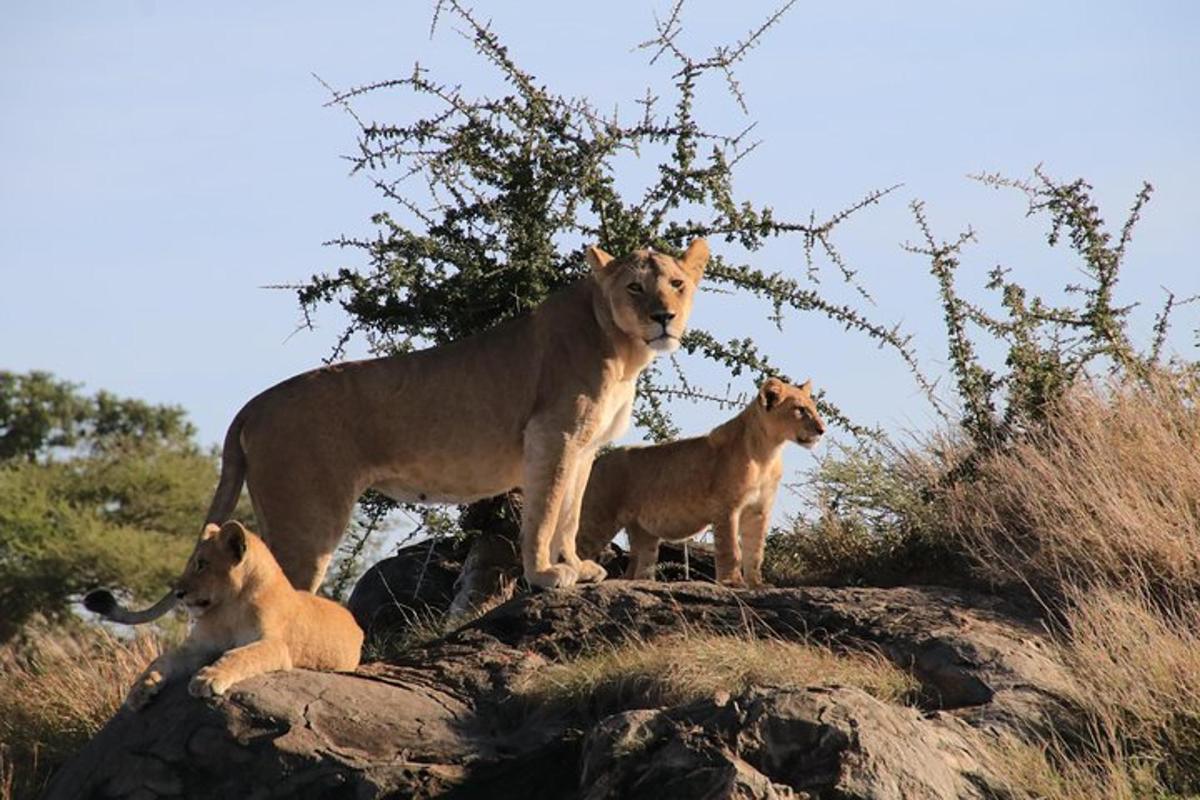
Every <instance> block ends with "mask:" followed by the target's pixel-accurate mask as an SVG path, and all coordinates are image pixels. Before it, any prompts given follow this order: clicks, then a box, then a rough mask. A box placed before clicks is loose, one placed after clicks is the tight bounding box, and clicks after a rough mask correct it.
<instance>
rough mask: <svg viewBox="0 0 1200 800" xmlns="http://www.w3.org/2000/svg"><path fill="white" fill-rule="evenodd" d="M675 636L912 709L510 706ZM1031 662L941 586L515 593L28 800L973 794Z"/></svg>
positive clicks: (815, 691) (975, 600)
mask: <svg viewBox="0 0 1200 800" xmlns="http://www.w3.org/2000/svg"><path fill="white" fill-rule="evenodd" d="M685 623H686V625H688V626H691V627H693V628H700V627H711V628H716V629H723V630H729V631H736V632H738V633H740V634H743V635H744V633H745V631H746V630H747V627H749V629H750V630H751V631H753V632H755V633H760V634H763V635H768V634H769V635H775V636H784V637H797V636H811V637H815V638H819V639H821V640H823V641H827V642H829V643H831V644H832V645H834V646H835V647H839V648H848V649H853V648H864V647H867V648H871V649H874V650H876V651H878V652H880V653H883V654H884V655H886V656H887V657H888V658H890V659H892V660H893V661H894V662H896V663H898V664H901V665H903V666H905V667H908V668H911V669H912V670H913V672H914V674H915V675H916V676H917V677H918V679H919V680H920V682H921V685H922V686H923V687H924V691H923V695H922V698H921V702H922V709H923V710H918V709H914V708H908V707H902V706H893V705H889V704H887V703H883V702H880V701H878V700H874V699H873V698H870V697H869V696H867V695H865V694H863V693H862V692H859V691H857V690H853V689H847V688H837V687H825V688H821V687H814V688H811V689H807V690H803V691H795V690H791V691H784V690H779V689H771V688H770V687H764V688H762V689H758V690H754V691H752V692H750V693H744V694H741V695H735V696H732V697H730V696H729V695H728V693H719V694H721V695H722V696H720V697H717V698H713V699H711V700H706V701H704V702H701V703H693V704H689V705H687V706H682V707H678V708H665V709H657V710H641V711H628V712H625V713H623V714H617V715H615V716H613V717H608V718H606V719H602V720H601V719H591V718H587V717H580V716H574V717H572V716H571V714H576V715H578V714H583V713H584V712H582V711H579V712H562V713H559V712H553V713H551V712H548V711H546V712H543V713H534V714H532V715H530V714H528V713H527V712H526V710H524V709H521V708H520V707H519V706H518V705H517V704H514V703H513V702H511V692H510V687H511V686H512V685H513V682H514V681H515V680H517V679H519V678H520V677H521V676H523V675H524V674H525V673H527V672H528V671H530V670H536V669H538V668H540V667H542V666H543V665H545V664H546V663H547V662H548V661H552V660H555V659H560V658H564V657H570V655H571V654H573V653H577V652H579V651H581V650H582V649H584V648H585V647H589V646H593V645H596V644H602V643H605V642H619V641H621V640H622V639H624V638H626V637H629V636H631V635H637V636H640V637H644V638H646V639H652V638H654V637H656V636H660V635H665V634H670V633H675V632H677V631H678V630H680V629H681V626H683V625H684V624H685ZM1049 652H1050V650H1049V648H1048V647H1047V645H1046V642H1045V638H1044V636H1043V634H1042V633H1041V632H1040V630H1039V628H1038V627H1037V626H1036V625H1035V624H1033V623H1031V622H1027V621H1022V620H1021V619H1019V618H1016V617H1013V616H1012V609H1010V608H1008V607H1007V606H1005V605H1004V604H1003V603H1002V602H1001V601H999V600H997V599H995V598H990V597H987V596H984V595H974V594H969V593H964V592H960V591H951V590H946V589H937V588H905V589H825V588H806V589H768V590H761V591H755V592H738V593H733V592H730V591H729V590H727V589H723V588H721V587H718V586H714V585H711V584H701V583H677V584H661V583H649V582H625V581H611V582H606V583H603V584H600V585H597V586H590V587H577V588H575V589H571V590H565V591H555V592H547V593H542V594H536V595H523V596H521V597H518V598H516V599H514V600H512V601H510V602H508V603H505V604H504V605H502V606H499V607H498V608H496V609H493V610H492V611H491V612H489V613H488V614H486V615H484V616H483V617H481V618H479V619H478V620H476V621H474V622H472V623H470V624H467V625H465V626H463V627H461V628H459V629H458V630H456V631H454V632H453V633H451V634H449V635H448V636H446V637H444V638H442V639H440V640H438V641H435V642H433V643H431V644H429V645H426V646H424V647H422V648H419V649H416V650H413V651H410V652H407V653H405V654H403V655H402V656H400V657H398V658H397V659H395V660H393V661H392V662H391V663H373V664H367V665H364V666H363V667H361V668H360V669H359V671H358V672H357V673H354V674H321V673H311V672H304V671H293V672H286V673H276V674H272V675H264V676H259V677H257V678H253V679H251V680H248V681H245V682H243V683H242V684H239V685H238V686H236V687H234V690H233V691H232V693H231V694H230V695H229V696H227V697H225V698H221V699H218V700H215V701H209V702H205V701H200V700H197V699H194V698H191V697H189V696H188V695H187V694H186V692H185V691H184V689H183V686H182V685H179V686H173V687H170V688H168V689H167V690H166V691H165V692H164V693H163V694H162V695H161V696H160V697H158V698H156V700H155V701H154V702H153V703H152V704H151V705H150V706H149V707H148V708H147V709H146V710H145V711H143V712H142V713H140V714H132V713H122V714H119V715H118V716H117V717H115V718H114V719H113V720H112V721H110V722H109V724H108V725H107V726H106V727H105V728H104V729H103V730H102V731H100V733H99V734H97V735H96V737H94V739H93V740H92V741H91V742H90V743H89V744H88V745H87V746H86V747H85V748H84V750H83V751H82V752H81V753H79V754H78V756H76V758H75V759H73V760H72V761H71V762H70V763H68V764H67V765H66V767H64V768H63V770H61V771H60V773H59V774H58V775H57V776H56V777H55V779H54V781H53V782H52V784H51V786H50V788H49V790H48V792H47V794H46V797H47V798H49V799H50V800H58V799H59V798H78V797H85V798H92V799H94V800H98V799H99V798H135V797H136V798H151V797H161V798H167V797H180V798H213V797H222V798H228V797H238V798H260V797H261V798H266V797H300V798H358V797H371V798H387V797H395V798H401V797H435V796H447V797H486V798H505V797H512V798H518V797H519V798H536V797H547V798H557V797H572V796H580V797H586V798H595V799H597V800H598V798H605V797H640V796H650V793H651V787H657V788H656V789H654V790H653V794H654V795H655V797H656V800H663V799H664V798H667V797H713V798H716V797H745V798H758V797H764V798H765V797H805V796H808V795H809V794H812V795H813V796H817V795H821V796H832V795H836V796H840V797H958V796H963V797H973V796H982V795H984V794H986V791H985V790H986V789H987V787H989V786H992V784H993V781H992V780H991V778H990V777H989V775H988V774H987V771H986V770H985V769H983V767H982V766H981V760H980V757H979V752H978V750H979V748H978V741H979V740H978V737H980V736H982V735H984V734H983V731H986V730H989V729H992V728H1004V729H1006V730H1018V731H1021V730H1027V729H1030V728H1033V729H1037V728H1040V727H1045V726H1048V725H1052V724H1054V721H1055V720H1057V719H1058V718H1059V717H1060V716H1062V715H1063V714H1065V713H1066V707H1065V704H1064V703H1062V701H1061V700H1060V699H1059V697H1060V694H1061V692H1060V691H1059V689H1060V687H1061V686H1062V685H1063V682H1064V681H1065V678H1063V675H1062V670H1061V668H1060V667H1059V666H1058V665H1057V664H1055V663H1054V662H1053V660H1052V659H1051V658H1050V657H1049ZM584 731H586V732H587V733H586V735H584V734H583V733H582V732H584ZM971 787H982V788H979V789H978V790H976V789H972V788H971ZM972 792H974V793H972Z"/></svg>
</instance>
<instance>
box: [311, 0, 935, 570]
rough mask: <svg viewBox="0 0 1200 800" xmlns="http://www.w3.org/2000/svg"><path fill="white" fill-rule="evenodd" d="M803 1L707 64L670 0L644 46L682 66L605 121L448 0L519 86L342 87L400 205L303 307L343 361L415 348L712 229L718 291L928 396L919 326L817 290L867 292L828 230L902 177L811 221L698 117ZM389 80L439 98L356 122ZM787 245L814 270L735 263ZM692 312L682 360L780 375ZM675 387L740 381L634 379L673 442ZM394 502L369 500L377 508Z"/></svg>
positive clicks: (655, 427) (366, 168)
mask: <svg viewBox="0 0 1200 800" xmlns="http://www.w3.org/2000/svg"><path fill="white" fill-rule="evenodd" d="M793 2H794V0H793ZM791 5H792V2H788V3H787V4H785V5H784V6H782V7H780V8H778V9H777V10H776V11H775V12H774V13H773V14H771V15H770V16H769V17H768V18H767V19H766V20H765V21H763V22H762V23H761V24H760V25H758V26H757V27H755V28H754V29H752V30H751V31H750V32H749V33H748V34H747V35H746V36H745V37H743V38H742V39H740V40H739V41H737V42H734V43H733V44H729V45H722V46H718V47H715V48H714V49H713V50H712V51H711V52H710V53H708V54H707V55H704V56H694V55H692V54H690V53H688V52H686V51H685V50H684V49H683V47H682V46H681V45H680V43H679V33H680V30H681V24H680V20H681V11H682V6H683V3H682V0H680V1H679V2H676V3H675V5H674V6H673V7H672V8H671V10H670V13H669V15H668V16H667V17H666V19H665V20H656V29H655V33H654V35H653V36H652V37H651V38H650V39H649V40H648V41H646V42H644V43H642V44H641V45H640V47H641V48H642V49H643V50H644V51H645V52H647V53H648V54H649V60H650V63H651V64H655V63H658V62H661V61H668V62H670V63H672V64H673V65H674V67H675V71H674V73H673V76H672V80H671V83H670V85H669V86H664V87H661V91H658V90H653V89H651V90H647V92H646V94H645V96H644V97H642V98H639V99H637V100H636V101H635V102H636V106H637V113H636V114H635V115H634V116H633V118H628V119H623V118H621V117H620V115H619V114H618V113H617V112H613V113H612V114H604V113H601V112H600V111H598V110H597V108H596V107H595V105H594V104H593V103H591V102H589V100H587V99H586V98H579V97H571V96H566V95H563V94H559V93H556V92H555V91H553V90H552V89H551V88H549V87H547V86H546V85H545V84H543V83H542V82H541V81H539V80H538V79H537V78H536V77H535V76H534V75H533V74H531V73H530V72H529V71H527V70H525V69H524V68H522V67H521V66H520V65H519V64H518V63H517V61H516V60H515V58H514V56H513V55H512V54H511V53H510V51H509V49H508V48H507V47H506V46H505V45H504V44H503V42H502V41H501V39H500V37H499V36H498V35H497V34H496V32H495V31H494V30H493V29H492V27H491V26H490V24H488V23H484V22H481V21H480V20H479V19H478V18H477V17H476V16H475V15H474V14H473V13H472V12H471V11H470V10H469V9H467V8H465V7H464V6H462V5H461V4H460V3H459V2H458V1H457V0H441V2H439V3H438V4H437V6H436V8H435V11H434V21H433V26H432V30H434V31H435V30H436V29H437V27H438V24H439V21H440V19H441V18H442V17H445V16H452V17H454V18H455V19H456V21H457V22H458V23H460V24H461V28H462V30H463V32H464V35H465V36H466V37H467V38H468V39H469V40H470V42H471V44H472V46H473V48H474V50H475V51H476V53H478V54H479V55H480V56H482V57H483V59H484V60H486V61H487V62H488V64H490V65H491V67H492V68H493V69H495V70H496V71H497V72H498V73H499V75H500V76H501V77H502V78H503V80H504V82H505V84H506V86H507V87H508V92H507V93H506V94H503V95H501V96H488V95H484V96H472V95H471V94H470V93H469V92H468V90H467V89H465V88H463V87H458V86H450V85H446V84H443V83H440V82H439V81H438V80H436V79H435V78H434V77H433V76H432V75H430V74H429V72H428V71H427V70H425V69H424V68H422V67H421V66H420V65H417V66H415V67H414V68H413V70H412V72H411V74H409V75H408V76H407V77H403V78H397V79H392V80H385V81H382V82H378V83H372V84H369V85H365V86H360V87H356V88H352V89H349V90H344V91H339V90H334V89H332V88H331V89H330V91H331V93H332V99H331V101H330V102H331V104H334V105H337V106H340V107H341V108H343V109H345V110H346V111H347V112H348V113H349V114H350V115H351V116H352V117H353V119H354V120H355V122H356V124H357V125H358V129H359V135H358V147H357V151H356V152H355V153H354V154H353V155H351V156H349V157H348V158H349V160H350V161H351V163H352V170H353V172H355V173H362V174H365V175H367V176H369V179H370V180H371V181H372V182H373V184H374V186H375V187H376V188H377V189H378V190H379V191H380V192H381V193H382V195H383V196H384V198H386V199H387V200H388V201H389V202H390V203H391V205H392V207H391V208H390V209H389V210H385V211H381V212H379V213H378V214H376V215H375V216H374V217H373V218H372V221H373V223H374V224H375V225H376V226H377V232H376V234H375V236H374V237H372V238H367V239H363V238H350V237H343V238H340V239H337V240H335V241H334V242H332V244H335V245H337V246H339V247H342V248H348V249H350V250H353V251H356V252H358V253H359V254H360V257H361V261H360V262H359V263H358V264H356V265H355V266H348V267H343V268H341V269H339V270H337V271H335V272H331V273H326V274H320V275H316V276H314V277H312V278H311V279H310V280H308V281H307V282H306V283H304V284H302V285H300V286H297V287H293V288H295V289H296V290H297V291H298V295H299V301H300V304H301V306H302V308H303V310H304V312H305V315H306V319H310V320H311V316H310V314H311V313H313V312H315V311H316V310H317V309H319V307H320V306H322V305H323V304H329V303H336V304H339V305H340V306H341V307H342V308H343V309H344V310H345V311H346V312H347V313H348V315H349V318H350V322H349V325H348V326H347V327H346V329H345V330H344V331H342V333H341V335H340V337H339V338H338V341H337V344H336V346H335V347H334V351H333V353H332V354H331V360H332V359H336V358H338V357H340V356H341V354H342V353H343V350H344V347H345V345H346V344H347V343H348V342H349V341H350V340H351V339H352V338H353V337H355V336H362V337H364V338H365V340H366V341H367V343H368V344H369V346H370V348H371V350H372V351H373V352H375V353H378V354H387V353H395V352H403V351H407V350H410V349H413V348H418V347H425V346H429V345H435V344H440V343H443V342H448V341H452V340H455V339H458V338H461V337H463V336H466V335H469V334H472V333H475V332H478V331H480V330H483V329H486V328H488V327H490V326H492V325H494V324H496V323H497V322H498V321H500V320H503V319H507V318H510V317H514V316H517V315H521V314H525V313H527V312H528V311H529V310H531V309H532V308H534V307H535V306H536V305H538V304H539V303H541V302H542V300H543V299H545V297H546V296H547V295H548V294H549V293H550V292H552V291H553V290H555V289H557V288H559V287H561V286H564V285H566V284H568V283H571V282H572V281H575V280H577V279H579V278H580V277H581V276H582V275H583V273H584V270H585V267H584V266H583V264H584V260H583V257H582V256H583V249H584V247H586V246H587V245H590V244H599V245H600V246H601V247H602V248H604V249H605V250H608V251H609V252H613V253H625V252H628V251H630V250H633V249H636V248H640V247H645V246H648V245H649V246H653V247H655V248H656V249H659V250H661V251H664V252H676V253H677V252H679V250H680V248H681V247H682V246H683V245H684V244H685V243H686V242H687V241H688V240H690V239H692V238H694V237H697V236H704V237H708V238H709V240H710V244H711V245H712V246H713V258H712V261H711V262H710V264H709V266H708V269H707V271H706V274H705V288H707V289H709V290H712V289H714V288H715V289H716V290H719V291H726V292H732V293H737V294H740V295H742V296H745V297H748V298H753V299H754V300H756V301H758V302H759V303H761V305H762V313H763V315H764V317H767V318H770V319H771V320H772V321H774V323H775V324H776V325H777V326H783V325H784V324H785V320H786V319H787V318H788V316H789V315H790V314H791V313H792V312H795V313H800V314H819V315H823V316H824V317H827V318H828V319H830V320H832V321H833V322H835V323H837V324H838V325H839V326H842V327H845V328H847V329H850V330H853V331H856V332H859V333H861V334H863V335H866V336H868V337H871V338H873V339H875V340H877V341H878V342H879V343H880V344H881V346H884V347H887V348H890V349H891V350H893V351H895V352H896V353H897V354H898V355H899V357H901V358H902V359H904V360H905V361H906V362H907V363H908V365H909V367H910V368H911V370H912V372H913V375H914V376H915V378H916V380H917V381H918V383H919V384H920V385H921V386H922V387H923V388H925V389H926V390H927V391H928V390H929V385H928V383H927V382H926V381H925V380H924V378H923V377H922V375H921V373H920V371H919V370H918V368H917V365H916V361H915V358H914V356H913V353H912V351H911V349H910V343H909V339H908V337H906V336H904V335H902V334H901V333H900V331H899V330H898V329H897V328H895V327H891V326H887V325H883V324H880V323H877V322H875V321H873V320H871V319H868V318H867V317H866V316H864V315H863V314H862V313H860V312H859V311H857V310H856V309H854V308H852V307H850V306H847V305H844V304H839V303H836V302H831V301H829V300H827V299H826V297H825V296H824V295H823V294H822V293H821V292H820V291H819V290H818V287H819V282H820V279H821V278H822V277H823V276H824V275H825V274H826V273H828V274H830V275H832V276H834V277H835V278H836V280H838V281H841V282H844V283H846V284H849V285H851V286H853V287H854V288H855V289H856V290H857V291H858V292H860V293H861V294H862V295H864V296H866V291H865V289H863V287H862V286H861V285H860V284H859V283H858V282H857V281H856V276H855V271H854V269H853V268H852V267H851V265H850V264H849V263H848V261H847V260H846V259H845V258H844V257H843V256H842V254H841V252H840V251H839V249H838V248H837V246H836V244H835V242H834V239H833V235H834V233H835V231H836V229H837V227H838V225H839V224H840V223H842V222H843V221H845V220H846V219H847V218H848V217H850V216H851V215H853V214H855V213H857V212H859V211H861V210H862V209H863V208H865V207H867V206H870V205H872V204H874V203H877V202H878V201H879V200H880V199H881V198H882V197H883V196H884V195H886V194H888V193H889V192H890V191H892V189H894V188H896V187H892V188H891V189H882V190H877V191H871V192H868V193H867V194H866V195H864V196H863V198H862V199H861V200H860V201H859V202H858V203H856V204H854V205H853V206H851V207H849V208H846V209H843V210H841V211H839V212H837V213H835V214H833V215H831V216H829V217H827V218H825V219H823V220H818V219H817V218H816V216H815V214H814V215H812V216H810V217H809V218H808V219H803V220H792V219H784V218H781V217H780V216H778V215H777V214H776V213H775V212H774V210H773V209H772V208H771V207H770V206H769V205H766V204H764V203H761V202H758V201H755V200H750V199H746V198H742V197H739V196H738V195H737V194H736V193H735V191H734V188H733V185H734V173H735V170H736V168H737V165H738V163H739V162H740V161H741V160H742V159H743V158H745V157H746V156H748V155H749V154H750V153H751V152H752V151H753V150H754V147H755V145H756V143H755V142H753V141H751V140H750V139H749V134H750V131H751V130H752V129H753V125H748V126H746V127H745V128H744V129H742V130H741V131H738V132H719V131H712V130H709V129H707V128H706V127H704V126H703V125H702V124H701V123H700V121H699V120H698V119H697V114H696V109H697V101H698V100H699V99H700V96H701V94H702V92H703V91H704V90H706V89H709V88H711V86H712V85H713V84H714V83H715V84H717V86H718V90H721V91H724V92H727V93H728V96H729V97H731V98H732V101H733V102H734V103H736V104H737V105H738V106H739V107H740V108H741V109H742V110H743V111H745V109H746V104H745V100H744V96H743V93H742V88H741V86H740V85H739V83H738V81H737V78H736V75H735V73H734V69H735V67H736V66H737V65H738V64H739V63H740V62H742V60H743V59H745V58H746V57H747V55H748V54H749V53H750V52H751V50H752V49H753V48H754V47H755V46H756V45H757V44H758V43H759V42H760V41H761V39H762V38H763V36H764V35H765V34H766V33H767V32H768V30H769V29H771V28H772V27H773V26H775V25H776V24H778V23H779V22H780V20H781V19H782V17H783V16H784V15H785V14H786V12H787V11H788V9H789V8H790V7H791ZM431 33H432V31H431ZM389 92H400V93H411V94H415V95H417V96H419V97H421V98H424V99H432V100H433V101H434V102H435V103H436V106H437V110H436V111H434V112H433V113H431V114H429V115H427V116H424V117H420V118H418V119H412V120H407V121H404V122H399V123H392V122H377V121H370V120H367V119H364V118H363V117H362V116H360V115H359V113H358V111H357V107H356V103H357V101H359V100H360V99H361V98H363V97H364V96H367V95H371V96H372V97H377V96H379V95H380V94H382V93H389ZM630 156H632V157H633V158H632V159H630V158H628V157H630ZM631 160H632V161H636V164H637V172H636V174H639V175H645V174H648V175H649V176H650V177H649V178H648V179H647V180H645V181H643V182H642V185H641V188H640V190H638V191H636V192H630V191H628V190H626V191H622V190H621V189H619V188H618V185H620V186H628V185H629V184H630V182H631V181H630V178H632V177H636V176H635V175H634V173H632V172H630V171H627V170H628V165H629V164H630V162H631ZM648 166H650V167H651V168H650V169H647V167H648ZM780 238H789V239H794V240H798V242H799V248H798V249H799V252H801V253H802V254H803V262H802V263H801V264H799V265H795V264H792V265H786V266H784V267H780V268H765V267H763V266H761V265H759V264H758V263H750V262H749V261H748V260H745V259H738V258H735V257H733V255H731V254H732V253H734V252H741V253H744V254H749V255H750V257H751V259H753V260H754V261H757V259H756V258H755V257H754V256H755V254H756V253H757V252H758V251H760V250H761V249H762V248H763V246H764V245H765V244H767V243H768V242H770V241H772V240H777V239H780ZM697 322H699V325H697V326H694V327H692V329H691V330H690V331H689V332H688V333H687V335H686V336H685V337H684V339H683V342H682V349H683V351H684V352H686V353H689V354H696V355H699V356H700V357H702V358H704V359H707V360H708V361H710V362H712V363H713V364H715V365H718V366H719V367H720V368H721V369H722V370H723V371H724V373H725V375H726V376H727V377H733V376H738V375H740V374H742V373H744V372H745V373H750V374H752V375H754V376H755V377H756V378H761V377H765V376H767V375H779V374H780V372H779V370H778V369H777V368H776V366H775V364H774V363H773V362H772V361H771V359H770V357H769V356H768V354H766V353H764V352H762V351H761V350H760V349H759V348H758V347H757V346H756V345H755V343H754V342H753V341H752V340H751V339H749V338H741V339H739V338H731V339H722V338H721V337H719V336H717V335H716V334H715V333H713V332H712V331H710V330H708V329H706V328H705V327H704V325H703V318H700V319H699V320H697ZM782 377H785V378H786V377H787V376H782ZM680 398H688V399H692V400H707V401H711V402H716V403H720V404H726V403H728V402H730V401H731V398H730V397H729V396H728V393H725V394H722V393H721V392H719V391H715V390H713V389H712V388H710V387H706V386H703V385H699V384H697V383H696V382H694V381H693V380H691V379H689V377H688V375H687V374H686V373H685V372H684V370H683V367H682V366H681V363H680V361H679V360H677V359H668V360H660V361H658V362H655V364H654V365H652V366H651V367H650V368H648V369H647V370H646V371H645V372H644V373H643V375H642V376H641V378H640V381H639V385H638V394H637V402H636V406H635V409H634V421H635V423H636V424H637V425H639V426H640V427H641V428H642V429H643V430H644V431H645V433H646V435H647V437H649V438H654V439H661V438H665V437H670V436H673V435H677V434H678V430H677V429H676V427H675V426H674V424H673V423H672V421H671V417H670V414H669V406H670V403H671V402H672V401H673V400H678V399H680ZM819 402H820V404H821V406H822V411H823V413H825V414H826V416H827V417H828V418H829V419H831V420H832V421H834V422H835V423H837V424H839V425H841V426H842V427H844V428H846V429H848V430H851V431H854V432H861V429H860V428H858V427H856V426H855V425H854V424H853V423H852V422H851V421H850V420H848V419H847V418H846V417H845V415H843V414H842V413H841V412H840V411H839V410H838V409H837V408H836V407H835V406H834V405H833V404H832V403H831V402H829V401H828V399H827V398H821V399H820V401H819ZM381 508H382V507H380V506H378V505H376V506H375V507H374V510H373V513H374V514H375V515H376V518H377V516H378V514H379V513H381ZM474 516H475V517H478V516H479V515H474ZM370 528H371V526H370V525H369V524H368V525H367V526H366V530H367V531H368V532H369V530H370ZM350 546H351V547H354V546H355V545H354V544H353V543H352V544H351V545H350Z"/></svg>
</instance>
